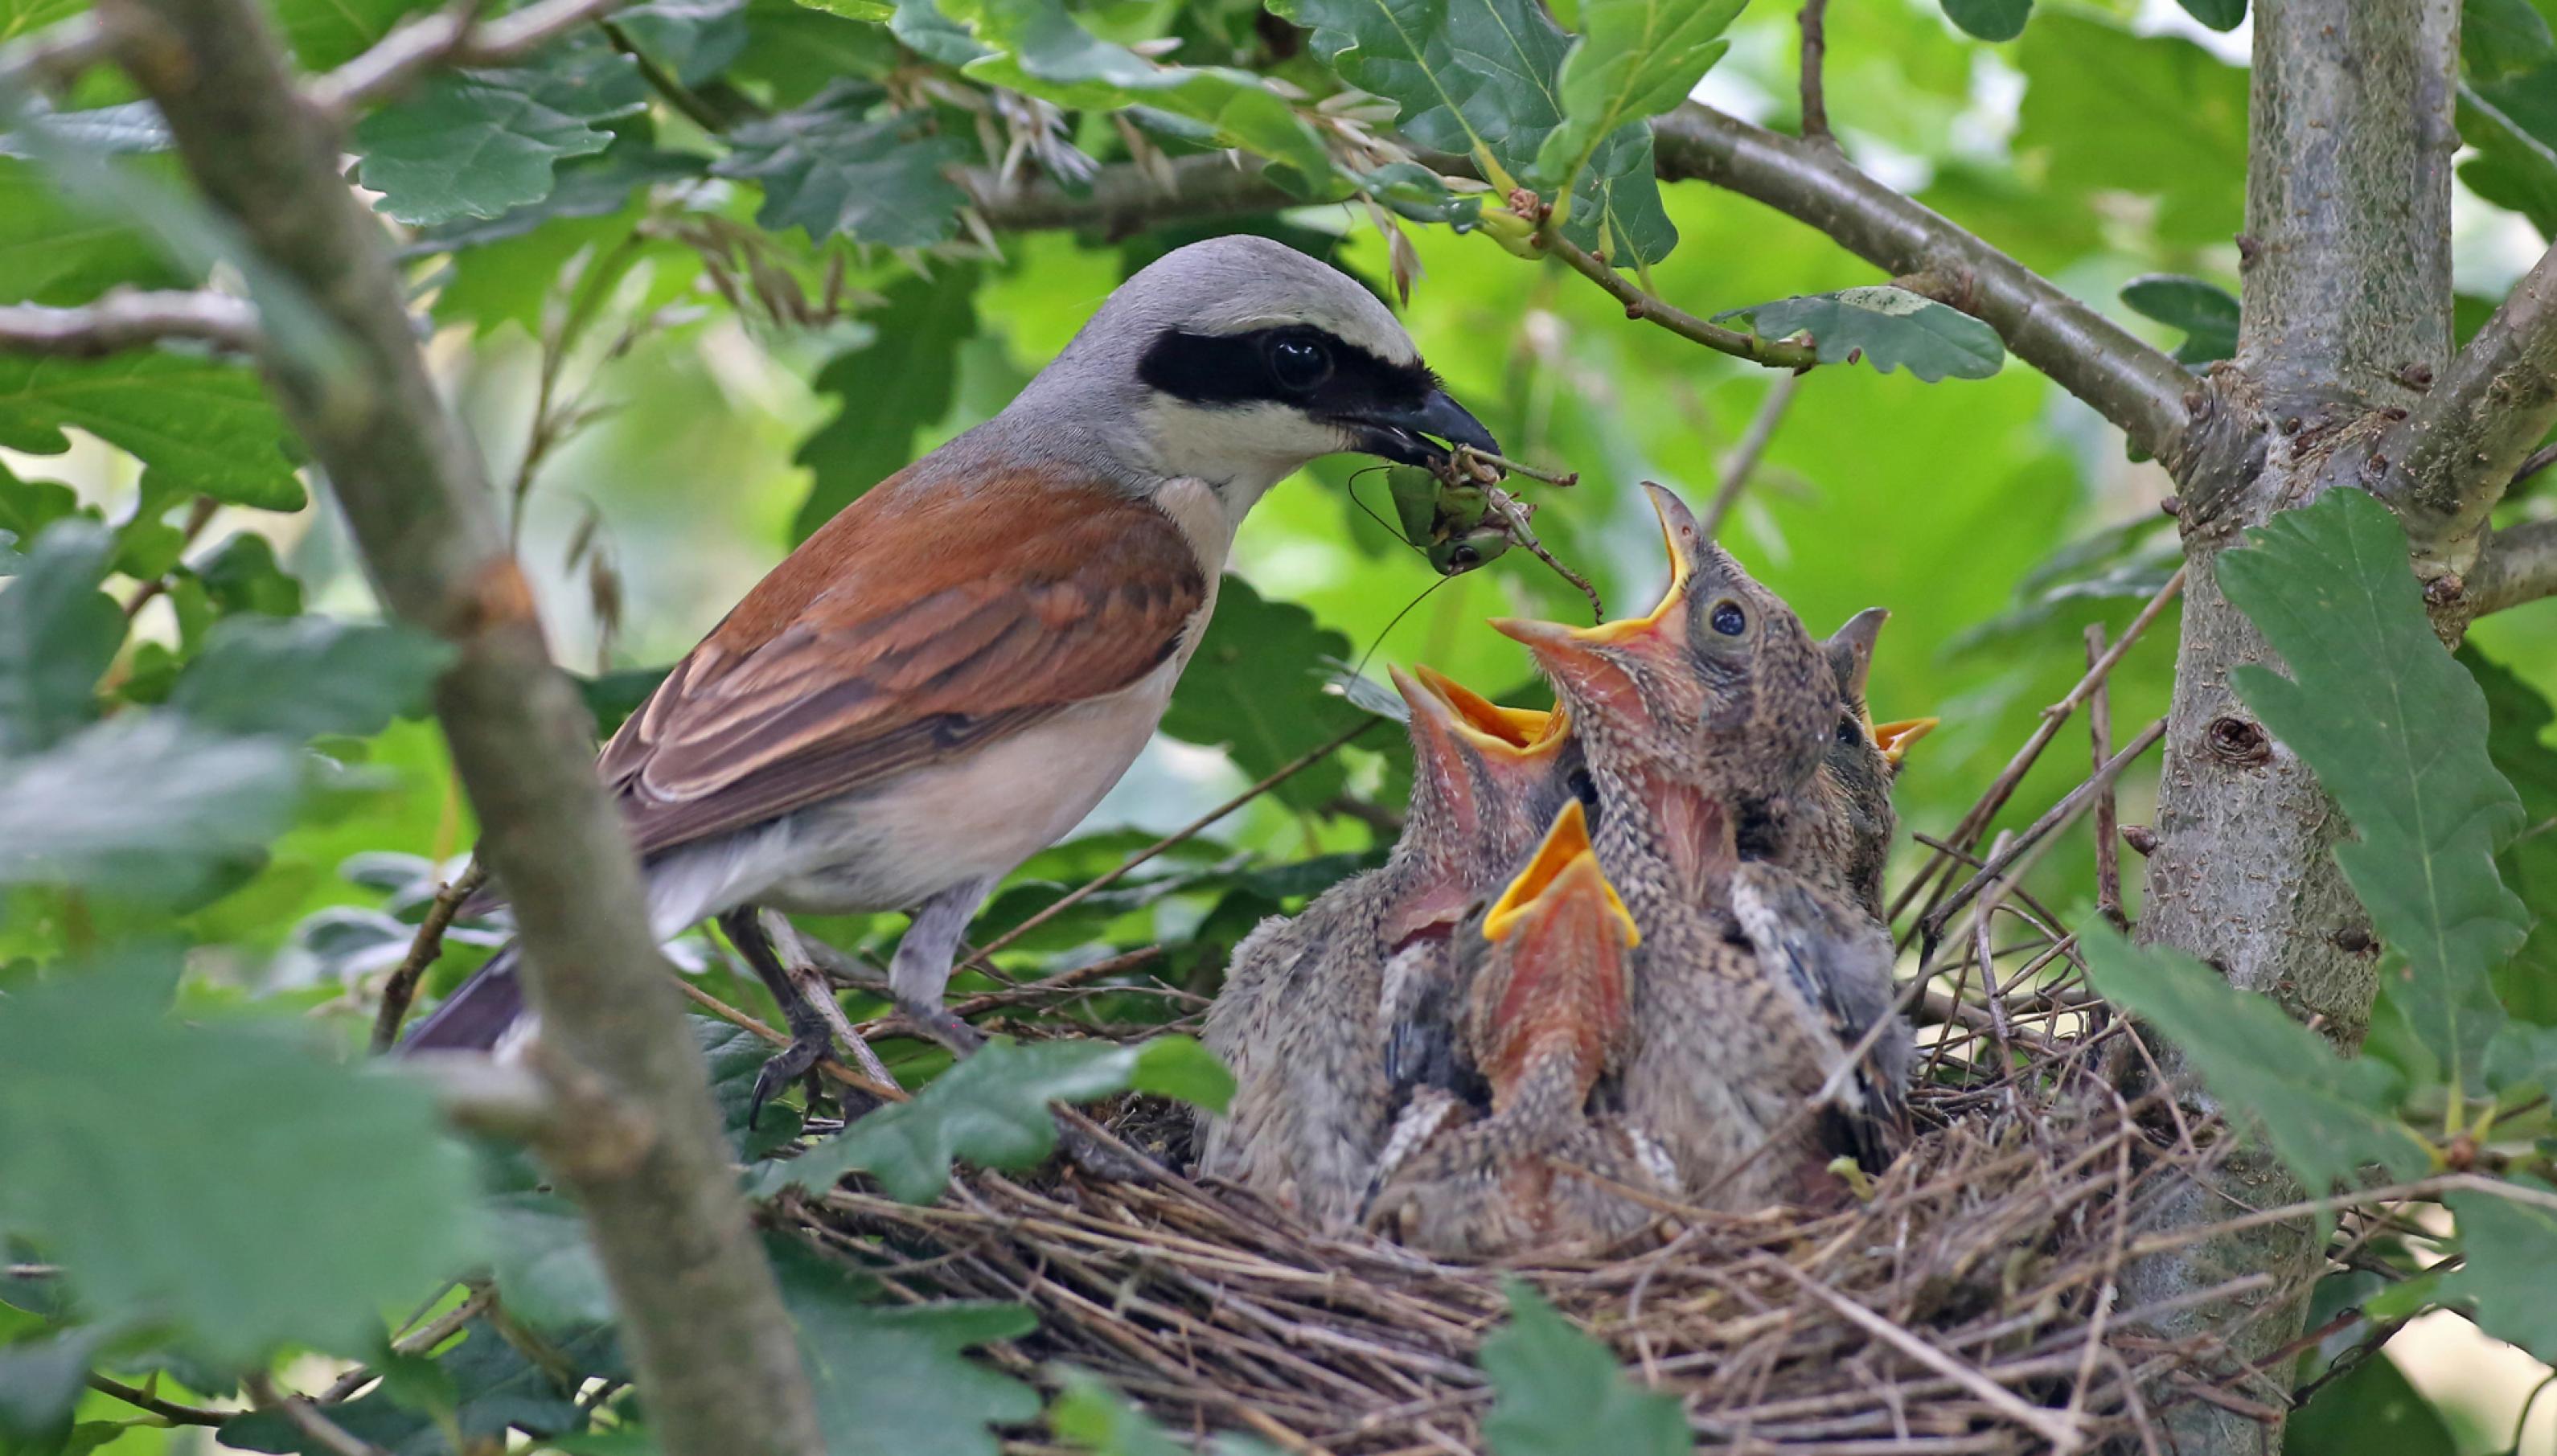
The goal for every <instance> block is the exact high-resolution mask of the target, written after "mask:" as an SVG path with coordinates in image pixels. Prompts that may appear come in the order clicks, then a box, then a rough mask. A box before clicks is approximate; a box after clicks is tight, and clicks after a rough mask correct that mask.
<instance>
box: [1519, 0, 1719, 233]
mask: <svg viewBox="0 0 2557 1456" xmlns="http://www.w3.org/2000/svg"><path fill="white" fill-rule="evenodd" d="M1747 3H1748V0H1582V4H1581V6H1580V21H1579V26H1580V30H1581V32H1582V34H1581V38H1580V39H1579V40H1578V41H1576V42H1574V43H1573V44H1572V47H1571V53H1570V54H1569V55H1568V56H1565V57H1564V58H1563V60H1562V71H1561V76H1560V82H1559V86H1558V90H1559V91H1560V93H1561V98H1562V124H1561V125H1560V126H1557V127H1555V128H1554V129H1553V130H1552V131H1551V132H1550V133H1548V135H1547V136H1546V139H1545V141H1544V143H1543V144H1542V145H1541V146H1540V147H1539V148H1538V149H1537V155H1536V170H1537V172H1538V173H1539V174H1540V175H1541V176H1543V177H1544V178H1545V179H1546V180H1547V181H1548V182H1549V183H1551V184H1552V185H1554V186H1557V187H1562V186H1568V185H1569V184H1570V183H1571V182H1572V181H1574V180H1575V179H1576V178H1577V177H1578V176H1579V173H1580V169H1581V168H1582V167H1583V166H1585V165H1587V163H1588V160H1589V156H1590V154H1591V153H1592V152H1594V151H1596V150H1597V147H1598V143H1599V141H1600V139H1601V138H1604V137H1606V136H1607V135H1609V134H1610V133H1612V132H1614V131H1615V130H1617V128H1619V127H1621V126H1623V125H1624V124H1625V123H1627V122H1629V121H1643V120H1647V119H1649V118H1651V117H1654V116H1658V115H1659V114H1661V113H1662V112H1664V111H1668V110H1671V109H1672V108H1674V107H1676V106H1677V105H1678V104H1679V103H1680V102H1682V101H1683V100H1685V99H1686V97H1687V93H1688V92H1689V91H1692V90H1694V89H1695V84H1696V82H1697V81H1700V80H1702V79H1704V73H1705V72H1706V71H1707V70H1710V69H1712V68H1713V64H1714V63H1715V62H1716V61H1719V60H1721V59H1722V54H1723V53H1724V52H1725V51H1728V50H1730V49H1731V43H1730V42H1728V41H1725V40H1723V39H1721V36H1722V33H1723V31H1725V30H1726V29H1728V28H1729V27H1730V25H1731V22H1732V21H1733V19H1734V18H1736V17H1737V16H1738V15H1739V14H1740V11H1741V8H1742V7H1743V6H1744V5H1746V4H1747Z"/></svg>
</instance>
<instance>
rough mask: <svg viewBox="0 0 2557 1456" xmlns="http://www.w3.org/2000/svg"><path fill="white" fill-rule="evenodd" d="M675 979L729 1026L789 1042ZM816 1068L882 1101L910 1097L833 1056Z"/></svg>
mask: <svg viewBox="0 0 2557 1456" xmlns="http://www.w3.org/2000/svg"><path fill="white" fill-rule="evenodd" d="M674 982H675V989H676V990H677V991H680V992H682V993H684V996H685V998H686V999H688V1000H690V1001H691V1002H692V1003H693V1004H695V1005H697V1006H700V1007H701V1008H702V1009H703V1010H705V1011H708V1012H710V1013H711V1014H712V1015H714V1016H717V1017H719V1018H720V1019H721V1020H723V1021H726V1022H727V1023H729V1024H730V1025H732V1026H735V1027H738V1028H740V1030H744V1031H750V1032H752V1033H753V1034H754V1035H756V1036H758V1037H761V1038H762V1039H763V1040H765V1041H767V1042H769V1043H771V1044H772V1045H774V1046H788V1045H789V1044H790V1038H789V1037H787V1036H784V1035H782V1034H781V1033H780V1032H778V1031H775V1030H773V1029H772V1028H771V1027H769V1026H766V1025H764V1024H763V1023H762V1022H761V1021H758V1020H756V1019H755V1018H754V1016H753V1015H752V1014H751V1013H749V1012H745V1011H740V1010H739V1009H738V1008H737V1007H735V1006H732V1005H730V1004H729V1003H728V1002H726V1001H724V1000H721V999H720V998H719V997H718V996H715V995H713V994H711V993H709V992H707V991H704V990H702V989H701V988H700V987H698V986H695V985H693V984H692V983H691V982H690V981H687V980H685V979H684V978H683V977H682V976H680V975H678V976H676V977H675V978H674ZM816 1070H818V1071H820V1072H823V1073H825V1074H826V1075H827V1076H829V1077H832V1078H834V1079H835V1080H836V1081H838V1082H840V1083H842V1084H844V1085H845V1086H846V1087H850V1088H852V1089H854V1090H855V1091H858V1092H867V1093H869V1094H870V1095H871V1096H873V1097H875V1098H877V1099H879V1100H880V1101H881V1102H906V1101H909V1100H910V1099H909V1098H908V1097H907V1096H906V1092H905V1089H904V1088H901V1087H895V1086H891V1085H889V1084H887V1083H884V1082H874V1081H872V1080H871V1079H870V1078H868V1077H865V1076H863V1075H862V1074H861V1073H859V1072H856V1071H854V1070H853V1069H852V1068H850V1067H847V1066H845V1065H844V1064H843V1063H841V1062H839V1061H836V1060H835V1059H834V1058H833V1057H820V1058H818V1059H817V1067H816Z"/></svg>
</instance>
